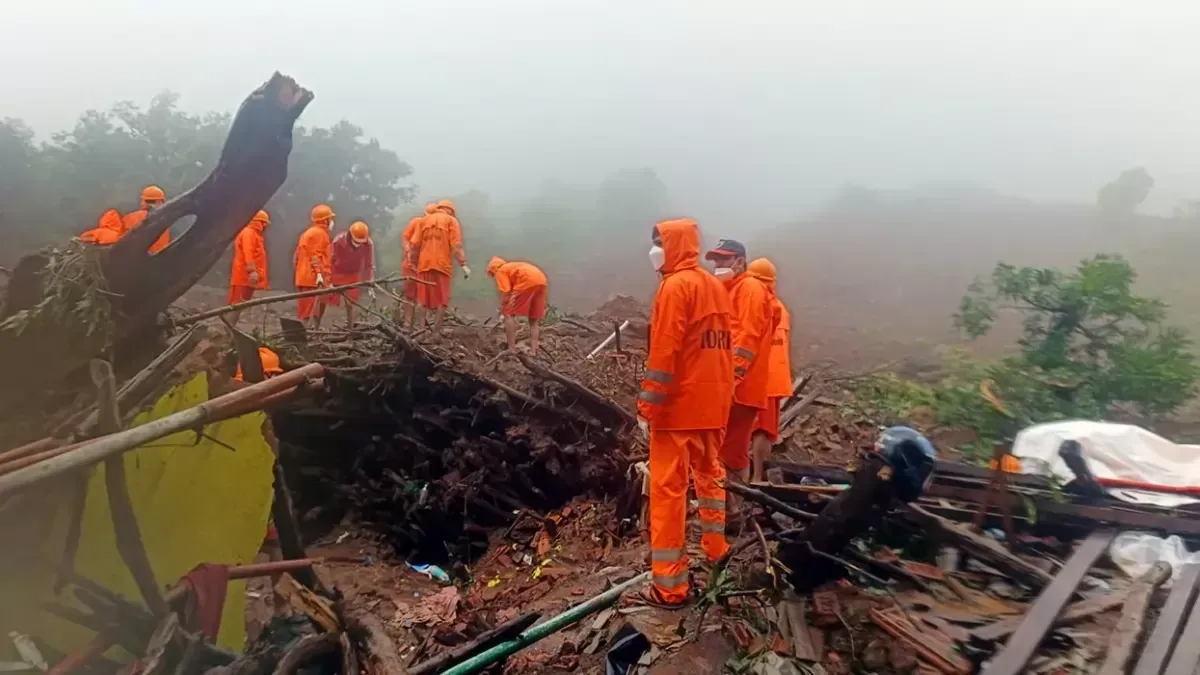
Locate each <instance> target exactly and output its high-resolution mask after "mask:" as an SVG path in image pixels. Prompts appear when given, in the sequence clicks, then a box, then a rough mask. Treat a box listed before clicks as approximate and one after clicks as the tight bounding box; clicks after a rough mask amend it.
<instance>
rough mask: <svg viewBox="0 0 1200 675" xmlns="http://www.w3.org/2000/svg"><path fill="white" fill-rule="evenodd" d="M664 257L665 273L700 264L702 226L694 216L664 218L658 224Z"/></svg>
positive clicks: (663, 270) (663, 267)
mask: <svg viewBox="0 0 1200 675" xmlns="http://www.w3.org/2000/svg"><path fill="white" fill-rule="evenodd" d="M655 228H657V229H658V237H659V239H660V240H662V248H663V253H664V254H665V255H664V259H663V266H662V269H661V270H659V271H660V272H662V273H663V274H670V273H671V272H678V271H679V270H686V269H692V268H695V267H699V266H700V226H699V225H697V224H696V221H695V220H694V219H692V218H677V219H675V220H664V221H662V222H661V223H659V224H658V225H655Z"/></svg>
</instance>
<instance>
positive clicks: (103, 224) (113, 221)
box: [96, 209, 125, 234]
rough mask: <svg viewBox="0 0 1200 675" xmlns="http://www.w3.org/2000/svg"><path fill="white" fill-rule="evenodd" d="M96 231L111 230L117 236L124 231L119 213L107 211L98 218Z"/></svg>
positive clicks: (113, 210) (111, 210) (114, 210)
mask: <svg viewBox="0 0 1200 675" xmlns="http://www.w3.org/2000/svg"><path fill="white" fill-rule="evenodd" d="M96 227H97V228H98V229H105V230H112V231H113V232H116V233H118V234H120V233H122V232H124V231H125V223H124V221H122V220H121V212H120V211H118V210H116V209H109V210H107V211H105V212H104V214H103V215H101V216H100V222H98V223H96Z"/></svg>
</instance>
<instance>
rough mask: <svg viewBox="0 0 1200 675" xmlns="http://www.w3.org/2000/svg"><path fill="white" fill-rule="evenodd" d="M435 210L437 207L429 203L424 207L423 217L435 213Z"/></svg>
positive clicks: (433, 203) (435, 204)
mask: <svg viewBox="0 0 1200 675" xmlns="http://www.w3.org/2000/svg"><path fill="white" fill-rule="evenodd" d="M437 210H438V205H437V203H435V202H430V203H428V204H426V205H425V215H427V216H428V215H429V214H431V213H437Z"/></svg>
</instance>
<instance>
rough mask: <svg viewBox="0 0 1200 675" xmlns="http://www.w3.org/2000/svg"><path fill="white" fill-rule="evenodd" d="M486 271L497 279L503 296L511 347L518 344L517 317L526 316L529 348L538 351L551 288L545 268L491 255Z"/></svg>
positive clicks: (507, 332) (506, 333) (513, 347)
mask: <svg viewBox="0 0 1200 675" xmlns="http://www.w3.org/2000/svg"><path fill="white" fill-rule="evenodd" d="M487 275H488V276H489V277H491V278H492V279H494V280H495V282H496V292H497V293H498V294H499V296H500V314H501V316H503V317H504V333H505V335H506V336H507V337H508V350H509V351H513V350H514V349H516V348H517V317H518V316H523V317H525V318H527V319H529V351H530V352H532V353H534V354H537V351H538V341H539V339H540V338H541V334H542V326H541V323H542V319H545V318H546V294H547V292H548V290H549V284H548V283H547V281H546V274H545V272H542V271H541V270H540V269H538V267H537V265H534V264H532V263H527V262H506V261H504V260H503V259H501V258H492V259H491V260H489V261H488V266H487Z"/></svg>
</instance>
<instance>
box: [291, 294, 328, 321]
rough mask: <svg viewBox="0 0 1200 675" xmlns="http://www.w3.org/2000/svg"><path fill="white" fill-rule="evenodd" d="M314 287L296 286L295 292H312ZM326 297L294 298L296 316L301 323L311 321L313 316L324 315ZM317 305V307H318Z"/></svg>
mask: <svg viewBox="0 0 1200 675" xmlns="http://www.w3.org/2000/svg"><path fill="white" fill-rule="evenodd" d="M316 288H317V287H316V286H297V287H296V290H297V291H312V290H316ZM326 300H328V297H327V296H324V295H310V296H308V297H307V298H296V316H297V317H299V318H300V320H301V321H303V320H304V319H311V318H312V317H313V315H315V314H318V313H320V314H324V313H325V305H326ZM318 305H319V307H318Z"/></svg>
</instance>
